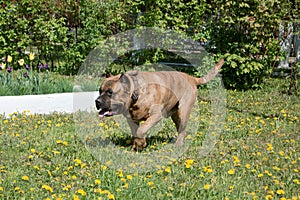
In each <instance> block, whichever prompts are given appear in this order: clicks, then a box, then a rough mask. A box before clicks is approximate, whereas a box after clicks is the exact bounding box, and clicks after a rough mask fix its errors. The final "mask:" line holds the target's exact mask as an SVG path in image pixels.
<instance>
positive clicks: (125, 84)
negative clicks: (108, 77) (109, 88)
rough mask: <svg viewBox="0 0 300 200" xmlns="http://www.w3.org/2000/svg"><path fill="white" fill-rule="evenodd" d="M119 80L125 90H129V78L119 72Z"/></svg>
mask: <svg viewBox="0 0 300 200" xmlns="http://www.w3.org/2000/svg"><path fill="white" fill-rule="evenodd" d="M119 81H120V82H121V83H122V86H123V87H124V90H125V91H129V90H130V80H129V78H128V77H127V75H125V74H121V76H120V78H119Z"/></svg>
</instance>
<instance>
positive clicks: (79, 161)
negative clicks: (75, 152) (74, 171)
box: [74, 158, 82, 164]
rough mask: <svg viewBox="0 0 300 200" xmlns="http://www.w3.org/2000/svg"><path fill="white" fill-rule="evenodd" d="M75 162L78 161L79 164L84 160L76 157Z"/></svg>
mask: <svg viewBox="0 0 300 200" xmlns="http://www.w3.org/2000/svg"><path fill="white" fill-rule="evenodd" d="M74 162H75V163H77V164H81V162H82V161H81V160H80V159H78V158H76V159H75V160H74Z"/></svg>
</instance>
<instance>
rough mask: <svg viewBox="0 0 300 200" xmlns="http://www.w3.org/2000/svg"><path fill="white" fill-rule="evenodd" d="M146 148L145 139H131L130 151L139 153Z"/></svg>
mask: <svg viewBox="0 0 300 200" xmlns="http://www.w3.org/2000/svg"><path fill="white" fill-rule="evenodd" d="M146 146H147V142H146V138H137V137H134V138H133V145H132V148H131V150H132V151H133V150H136V151H141V150H143V148H145V147H146Z"/></svg>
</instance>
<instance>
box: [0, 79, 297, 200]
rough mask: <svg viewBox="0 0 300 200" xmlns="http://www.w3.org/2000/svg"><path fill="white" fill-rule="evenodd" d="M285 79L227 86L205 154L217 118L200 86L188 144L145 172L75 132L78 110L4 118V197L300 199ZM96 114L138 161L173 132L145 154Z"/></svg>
mask: <svg viewBox="0 0 300 200" xmlns="http://www.w3.org/2000/svg"><path fill="white" fill-rule="evenodd" d="M286 84H287V83H286V82H285V80H278V79H273V80H269V81H267V82H266V83H265V85H264V86H263V88H262V89H261V90H256V91H246V92H239V91H227V100H226V101H227V108H226V119H225V122H224V124H223V125H224V129H223V130H222V133H221V135H220V136H219V138H218V140H217V142H216V144H215V146H214V148H213V149H212V151H211V152H210V153H209V154H208V155H206V156H204V157H203V156H202V157H200V156H199V154H198V151H197V149H198V146H200V145H201V143H202V142H203V141H204V139H205V137H206V133H207V132H208V129H209V126H210V125H211V124H213V123H214V120H213V119H212V117H211V116H212V115H211V113H210V103H211V101H210V99H209V96H208V94H207V91H201V92H200V93H201V95H199V96H200V98H199V99H198V102H197V105H199V107H200V113H201V115H200V116H201V117H200V119H199V122H200V123H199V127H198V130H197V134H196V135H195V137H193V138H192V142H191V145H190V148H189V150H188V151H187V152H186V153H185V154H183V155H182V156H181V157H180V158H179V159H171V160H170V161H168V162H165V163H162V164H161V165H157V166H156V168H155V169H154V170H151V171H148V172H145V173H142V172H138V171H139V170H136V171H137V172H134V168H139V167H141V166H139V165H135V166H133V167H132V168H133V171H132V172H128V171H126V170H124V169H122V168H121V167H120V168H119V169H116V168H115V167H112V166H111V162H102V161H100V160H99V159H97V158H96V157H95V156H93V155H92V154H91V153H90V152H89V151H88V149H89V148H88V147H89V146H88V145H87V144H86V143H85V144H84V142H83V141H85V140H82V135H78V134H75V132H76V131H75V129H76V127H75V124H76V123H74V121H75V122H76V120H74V118H73V115H67V114H61V113H54V114H52V115H32V114H30V113H29V112H28V111H25V112H24V113H14V114H12V115H11V117H10V118H5V117H4V116H0V155H1V156H0V199H30V198H33V199H98V198H99V199H101V198H102V199H300V192H299V191H300V134H299V133H300V100H299V97H298V96H292V95H287V94H285V93H283V92H282V91H284V89H285V87H286ZM93 117H94V119H91V121H95V123H97V124H98V127H99V130H106V132H105V131H102V132H105V133H107V134H106V136H105V137H106V138H108V139H110V140H113V141H114V142H115V144H116V146H117V148H118V149H123V151H124V152H127V153H128V154H129V155H131V157H130V158H132V159H134V158H135V157H141V156H142V155H143V154H144V153H147V152H152V153H153V152H154V153H156V152H159V151H160V149H161V148H162V146H164V145H165V144H166V143H168V142H169V138H170V137H171V136H172V135H174V134H173V133H166V134H161V133H159V134H160V137H157V138H158V139H156V140H154V139H153V140H150V141H149V143H150V144H149V145H148V147H147V149H146V150H145V151H144V152H141V153H131V152H129V149H130V141H128V140H129V139H130V137H129V135H125V136H124V134H123V133H122V132H123V131H124V130H123V129H122V125H120V124H117V123H114V124H112V123H113V122H112V120H111V119H108V120H106V121H101V122H100V121H98V120H97V118H96V116H92V117H91V118H93ZM91 123H92V122H91ZM82 131H84V130H82ZM171 132H172V131H171ZM87 135H88V134H87ZM170 135H171V136H170ZM85 139H86V138H85ZM95 142H96V141H95ZM132 162H135V161H134V160H132Z"/></svg>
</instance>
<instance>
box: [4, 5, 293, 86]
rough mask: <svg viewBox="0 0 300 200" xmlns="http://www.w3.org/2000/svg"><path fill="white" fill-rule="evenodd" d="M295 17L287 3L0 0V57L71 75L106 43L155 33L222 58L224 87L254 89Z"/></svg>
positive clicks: (271, 65) (274, 60) (268, 70)
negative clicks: (129, 33)
mask: <svg viewBox="0 0 300 200" xmlns="http://www.w3.org/2000/svg"><path fill="white" fill-rule="evenodd" d="M298 11H299V3H298V2H297V1H290V0H272V1H267V0H246V1H240V0H239V1H234V0H209V1H207V0H184V1H182V0H151V1H142V0H127V1H112V0H101V1H97V0H81V1H80V0H75V1H71V0H66V1H61V0H52V1H46V0H35V1H31V0H21V1H15V0H10V1H9V0H0V58H4V62H5V60H6V58H7V56H8V55H11V56H13V57H14V58H16V59H14V61H13V62H16V61H17V59H20V58H24V54H26V53H28V52H35V53H36V54H37V55H38V62H47V63H48V64H49V65H50V66H51V69H52V70H56V71H59V72H61V73H66V74H70V73H76V72H77V70H78V68H79V67H80V65H81V63H82V62H83V61H84V59H85V58H86V56H87V54H88V53H89V52H90V51H91V50H92V49H94V48H95V47H96V46H97V45H98V44H99V43H100V42H101V41H103V40H105V39H106V38H108V37H109V36H111V35H113V34H117V33H120V32H123V31H126V30H129V29H134V28H136V27H139V26H147V27H160V28H168V29H172V30H174V31H178V32H180V33H182V34H185V35H188V36H191V37H192V38H193V39H194V40H197V41H199V42H200V43H201V44H203V45H205V48H206V49H207V51H209V52H210V53H211V54H212V55H214V56H215V58H216V60H217V59H219V58H220V57H224V58H225V59H226V65H225V66H224V69H223V71H222V73H223V75H224V76H223V77H224V80H225V84H226V86H228V87H233V88H241V89H244V88H253V87H257V86H259V84H260V83H261V82H262V81H263V80H264V78H265V77H267V76H269V75H270V73H271V72H272V70H273V68H274V67H276V66H277V61H278V59H279V58H280V55H281V54H280V47H279V40H278V31H279V24H280V21H281V20H294V19H297V18H299V13H298ZM155 55H156V56H157V54H155ZM152 60H153V59H152ZM38 62H37V63H36V65H38ZM16 66H17V65H16Z"/></svg>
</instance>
